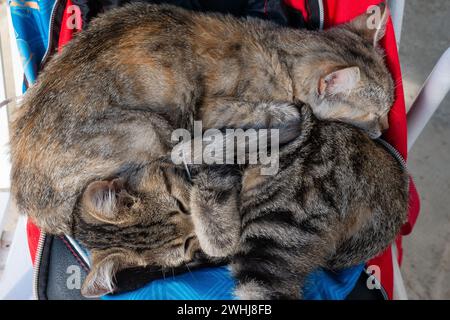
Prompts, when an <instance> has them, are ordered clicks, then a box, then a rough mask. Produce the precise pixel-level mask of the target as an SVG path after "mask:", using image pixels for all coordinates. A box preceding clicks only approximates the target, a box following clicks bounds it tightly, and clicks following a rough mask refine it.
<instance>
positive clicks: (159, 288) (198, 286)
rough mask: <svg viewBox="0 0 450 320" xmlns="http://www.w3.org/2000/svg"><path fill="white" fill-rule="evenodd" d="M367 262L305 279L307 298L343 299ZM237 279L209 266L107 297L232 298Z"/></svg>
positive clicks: (123, 298) (106, 297)
mask: <svg viewBox="0 0 450 320" xmlns="http://www.w3.org/2000/svg"><path fill="white" fill-rule="evenodd" d="M363 269H364V265H358V266H355V267H352V268H349V269H346V270H343V271H341V272H337V273H334V272H330V271H324V270H318V271H316V272H314V273H312V274H311V275H310V276H309V277H308V279H307V280H306V282H305V287H304V299H306V300H343V299H345V298H346V297H347V295H348V294H349V293H350V292H351V291H352V290H353V288H354V287H355V284H356V281H357V280H358V278H359V276H360V275H361V272H362V271H363ZM234 285H235V282H234V280H233V278H232V277H231V274H230V270H229V268H228V267H226V266H224V267H218V268H205V269H201V270H196V271H192V272H190V273H185V274H182V275H178V276H175V277H172V276H168V275H166V278H165V279H161V280H156V281H153V282H151V283H149V284H147V285H146V286H144V287H142V288H140V289H138V290H134V291H132V292H127V293H122V294H116V295H106V296H104V297H102V298H103V299H104V300H231V299H233V296H232V291H233V288H234Z"/></svg>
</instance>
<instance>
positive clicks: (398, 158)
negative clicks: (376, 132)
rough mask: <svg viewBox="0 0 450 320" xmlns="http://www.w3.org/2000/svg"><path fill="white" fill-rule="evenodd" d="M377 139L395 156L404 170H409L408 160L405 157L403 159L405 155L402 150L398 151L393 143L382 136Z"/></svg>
mask: <svg viewBox="0 0 450 320" xmlns="http://www.w3.org/2000/svg"><path fill="white" fill-rule="evenodd" d="M376 141H378V142H379V143H380V144H382V145H383V146H384V147H385V148H386V149H387V150H388V151H389V152H390V153H391V154H392V155H393V156H394V158H395V159H396V160H397V161H398V163H399V164H400V166H401V167H402V169H403V170H404V171H406V172H407V171H408V166H407V164H406V161H405V159H403V156H402V155H401V154H400V152H398V150H397V149H395V148H394V147H393V146H392V145H391V144H389V143H388V142H386V141H385V140H383V139H381V138H378V139H377V140H376Z"/></svg>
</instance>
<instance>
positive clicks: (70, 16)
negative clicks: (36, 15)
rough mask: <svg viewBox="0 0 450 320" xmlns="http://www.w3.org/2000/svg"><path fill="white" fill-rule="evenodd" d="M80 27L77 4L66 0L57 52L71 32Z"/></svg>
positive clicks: (70, 36)
mask: <svg viewBox="0 0 450 320" xmlns="http://www.w3.org/2000/svg"><path fill="white" fill-rule="evenodd" d="M82 27H83V22H82V19H81V11H80V8H79V7H78V6H74V5H73V4H72V1H71V0H68V1H67V3H66V8H65V9H64V13H63V17H62V22H61V30H60V33H59V40H58V52H59V51H61V49H62V47H63V46H64V45H65V44H66V43H67V42H69V41H70V40H71V39H72V37H73V34H74V33H76V32H78V31H80V30H81V29H82Z"/></svg>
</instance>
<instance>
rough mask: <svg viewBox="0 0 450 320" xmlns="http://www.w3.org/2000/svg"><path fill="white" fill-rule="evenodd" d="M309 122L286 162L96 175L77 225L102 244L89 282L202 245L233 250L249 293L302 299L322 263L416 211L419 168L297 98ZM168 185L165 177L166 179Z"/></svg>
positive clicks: (302, 118)
mask: <svg viewBox="0 0 450 320" xmlns="http://www.w3.org/2000/svg"><path fill="white" fill-rule="evenodd" d="M284 108H295V109H296V110H297V114H295V113H294V112H292V116H293V117H294V118H293V119H291V120H295V119H296V120H297V126H298V128H300V130H299V135H298V137H297V138H295V139H294V140H292V141H290V142H287V143H285V144H284V145H283V146H282V147H281V149H280V170H279V171H278V173H277V174H276V175H273V176H262V175H261V174H260V172H261V170H260V169H261V168H260V166H259V165H248V166H244V167H238V166H235V165H211V166H205V165H190V166H189V171H190V175H191V176H192V181H191V180H190V179H189V177H188V174H187V172H186V171H185V170H184V168H179V167H177V166H174V165H173V164H171V162H170V161H167V160H164V159H163V160H159V161H155V162H153V163H150V164H149V165H147V166H144V167H142V168H140V169H138V170H136V171H135V173H134V174H133V175H131V176H130V178H127V177H117V178H115V179H113V180H105V181H96V182H92V183H91V184H90V185H89V186H88V187H87V189H86V191H85V192H84V194H83V196H82V197H81V200H80V202H79V205H78V206H77V209H76V210H75V213H74V217H75V218H74V225H73V229H72V234H73V236H74V237H75V238H76V239H78V240H79V241H80V242H81V243H83V244H84V245H85V246H86V247H87V248H89V249H90V250H91V252H92V253H93V262H92V267H91V272H90V273H89V275H88V276H87V278H86V280H85V282H84V284H83V287H82V293H83V294H84V295H86V296H98V295H102V294H105V293H108V292H112V291H114V280H113V279H114V274H115V273H116V272H118V271H119V270H121V269H124V268H129V267H135V266H146V265H157V266H166V267H175V266H178V265H181V264H183V263H187V262H188V261H190V260H191V259H192V257H193V255H194V254H195V252H196V251H198V250H199V249H201V250H203V252H205V253H206V254H207V255H209V256H211V257H228V258H231V267H232V271H233V275H234V276H235V277H236V278H237V288H236V291H235V294H236V296H237V297H238V298H241V299H296V298H300V297H301V289H302V287H303V281H304V279H305V277H306V276H307V275H308V274H309V273H310V272H312V271H313V270H315V269H317V268H319V267H325V268H328V269H332V270H333V269H334V270H336V269H340V268H345V267H348V266H352V265H355V264H358V263H361V262H363V261H367V260H368V259H370V258H371V257H373V256H375V255H376V254H377V253H379V252H381V251H382V250H383V249H384V248H385V247H387V246H388V245H389V243H391V242H392V241H393V240H394V239H395V236H396V235H397V234H398V232H399V230H400V227H401V225H402V224H403V223H404V221H405V219H406V214H407V204H408V176H407V174H406V172H405V170H404V169H403V168H402V166H401V165H400V163H399V162H398V161H397V160H396V159H395V158H394V157H392V155H391V154H390V153H389V152H388V151H387V150H386V149H385V147H383V146H382V145H381V144H379V143H377V142H375V141H373V140H371V139H370V138H369V137H368V135H366V134H365V133H363V132H361V131H360V130H358V129H356V128H354V127H352V126H350V125H348V124H344V123H339V122H329V121H323V120H318V119H317V118H316V117H315V116H314V115H313V113H312V111H311V109H310V107H309V106H307V105H300V106H298V107H296V106H292V105H291V106H289V107H286V106H284ZM161 185H162V186H163V188H161Z"/></svg>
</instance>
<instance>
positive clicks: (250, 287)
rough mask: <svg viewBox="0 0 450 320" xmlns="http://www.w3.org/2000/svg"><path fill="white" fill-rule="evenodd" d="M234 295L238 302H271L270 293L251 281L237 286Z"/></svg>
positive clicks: (265, 288)
mask: <svg viewBox="0 0 450 320" xmlns="http://www.w3.org/2000/svg"><path fill="white" fill-rule="evenodd" d="M234 295H235V297H236V298H237V299H239V300H271V296H272V291H271V290H270V289H269V288H267V287H265V286H263V285H261V284H260V283H258V281H255V280H251V281H248V282H245V283H241V284H238V285H237V287H236V289H235V290H234Z"/></svg>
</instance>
